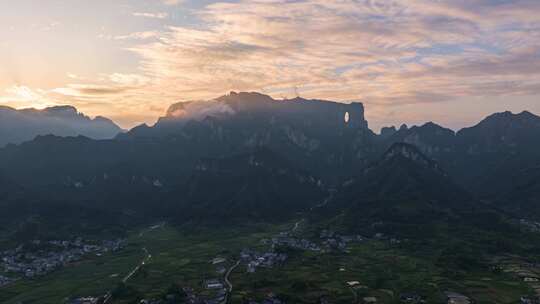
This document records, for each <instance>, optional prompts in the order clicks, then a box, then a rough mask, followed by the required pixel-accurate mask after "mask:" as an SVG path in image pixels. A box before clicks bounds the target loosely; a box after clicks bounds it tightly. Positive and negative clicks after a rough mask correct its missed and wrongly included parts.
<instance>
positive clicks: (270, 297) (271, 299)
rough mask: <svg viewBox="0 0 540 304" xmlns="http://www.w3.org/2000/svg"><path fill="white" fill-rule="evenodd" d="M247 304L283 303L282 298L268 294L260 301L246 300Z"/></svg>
mask: <svg viewBox="0 0 540 304" xmlns="http://www.w3.org/2000/svg"><path fill="white" fill-rule="evenodd" d="M247 303H248V304H285V302H283V301H282V300H280V299H278V298H277V297H276V296H275V295H272V294H270V295H268V297H266V299H264V300H262V302H256V301H248V302H247Z"/></svg>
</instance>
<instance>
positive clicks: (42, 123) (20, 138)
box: [0, 106, 122, 147]
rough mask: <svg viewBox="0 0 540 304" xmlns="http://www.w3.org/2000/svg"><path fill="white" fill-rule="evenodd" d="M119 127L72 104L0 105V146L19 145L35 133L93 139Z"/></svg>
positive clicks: (114, 134) (115, 131) (112, 131)
mask: <svg viewBox="0 0 540 304" xmlns="http://www.w3.org/2000/svg"><path fill="white" fill-rule="evenodd" d="M120 132H122V129H120V127H118V126H117V125H116V124H115V123H114V122H112V121H111V120H110V119H107V118H105V117H101V116H98V117H96V118H94V119H92V118H90V117H88V116H86V115H84V114H82V113H79V112H78V111H77V109H76V108H75V107H72V106H55V107H49V108H45V109H43V110H36V109H22V110H16V109H13V108H10V107H5V106H0V147H2V146H5V145H6V144H10V143H11V144H19V143H21V142H25V141H29V140H32V139H34V138H35V137H36V136H38V135H48V134H53V135H57V136H78V135H83V136H87V137H90V138H94V139H105V138H113V137H115V136H116V135H117V134H118V133H120Z"/></svg>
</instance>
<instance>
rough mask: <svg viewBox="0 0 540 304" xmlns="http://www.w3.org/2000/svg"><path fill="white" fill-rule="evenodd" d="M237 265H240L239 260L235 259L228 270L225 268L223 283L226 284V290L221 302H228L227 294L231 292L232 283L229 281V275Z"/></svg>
mask: <svg viewBox="0 0 540 304" xmlns="http://www.w3.org/2000/svg"><path fill="white" fill-rule="evenodd" d="M238 265H240V260H238V261H236V264H234V265H233V266H231V268H229V270H227V273H226V274H225V284H227V289H228V291H227V295H225V300H223V303H228V302H229V295H230V294H231V293H232V290H233V285H232V283H231V281H229V276H230V275H231V273H232V272H233V270H234V269H235V268H236V267H238Z"/></svg>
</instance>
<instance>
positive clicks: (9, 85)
mask: <svg viewBox="0 0 540 304" xmlns="http://www.w3.org/2000/svg"><path fill="white" fill-rule="evenodd" d="M229 91H258V92H262V93H266V94H269V95H271V96H272V97H274V98H293V97H296V95H297V94H298V95H300V96H302V97H305V98H320V99H328V100H335V101H339V102H345V103H348V102H352V101H356V102H358V101H360V102H363V103H364V105H365V107H366V117H367V119H368V121H369V124H370V127H371V128H373V129H375V130H378V129H379V128H380V127H382V126H388V125H397V126H399V125H400V124H402V123H407V124H409V125H413V124H422V123H424V122H427V121H434V122H437V123H439V124H442V125H444V126H446V127H449V128H452V129H459V128H461V127H466V126H470V125H473V124H475V123H477V122H478V121H479V120H481V119H482V118H483V117H485V116H486V115H488V114H490V113H493V112H499V111H504V110H511V111H514V112H520V111H523V110H529V111H531V112H533V113H536V114H540V1H538V0H335V1H331V0H251V1H247V0H236V1H210V0H92V1H87V0H17V1H7V0H2V1H0V104H2V105H7V106H11V107H15V108H26V107H35V108H43V107H46V106H51V105H63V104H71V105H74V106H76V107H77V108H78V109H79V111H81V112H84V113H85V114H88V115H90V116H96V115H103V116H106V117H109V118H111V119H113V120H114V121H115V122H117V123H118V124H120V125H121V126H122V127H124V128H130V127H133V126H135V125H138V124H141V123H148V124H152V123H154V122H155V121H156V119H157V118H158V117H159V116H163V115H164V113H165V111H166V109H167V108H168V106H169V105H170V104H173V103H176V102H180V101H189V100H199V99H211V98H215V97H218V96H221V95H224V94H226V93H228V92H229Z"/></svg>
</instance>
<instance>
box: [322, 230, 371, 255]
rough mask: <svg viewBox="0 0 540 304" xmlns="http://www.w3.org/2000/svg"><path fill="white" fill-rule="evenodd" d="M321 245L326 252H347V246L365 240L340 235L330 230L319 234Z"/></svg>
mask: <svg viewBox="0 0 540 304" xmlns="http://www.w3.org/2000/svg"><path fill="white" fill-rule="evenodd" d="M319 238H320V239H321V240H322V245H323V247H324V248H325V249H327V250H338V251H347V244H349V243H351V242H362V241H364V240H365V238H364V237H363V236H361V235H354V236H351V235H340V234H338V233H335V232H333V231H330V230H322V231H321V233H320V234H319Z"/></svg>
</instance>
